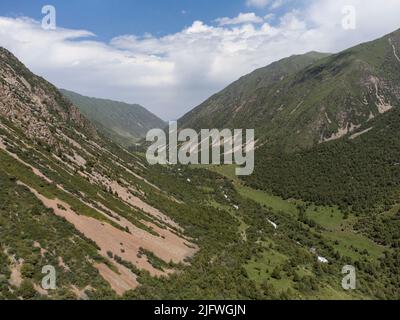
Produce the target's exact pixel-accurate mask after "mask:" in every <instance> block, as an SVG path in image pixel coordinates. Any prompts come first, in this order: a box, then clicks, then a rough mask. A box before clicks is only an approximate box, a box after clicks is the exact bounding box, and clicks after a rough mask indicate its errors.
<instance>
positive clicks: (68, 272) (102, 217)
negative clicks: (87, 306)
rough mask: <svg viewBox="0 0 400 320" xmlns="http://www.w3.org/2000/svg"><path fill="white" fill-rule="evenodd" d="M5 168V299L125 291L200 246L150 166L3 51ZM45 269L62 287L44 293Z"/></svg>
mask: <svg viewBox="0 0 400 320" xmlns="http://www.w3.org/2000/svg"><path fill="white" fill-rule="evenodd" d="M0 164H1V165H0V181H1V190H2V201H1V208H0V211H1V214H0V252H1V253H0V255H1V259H2V261H3V262H4V263H2V266H1V268H2V269H3V272H2V273H4V274H6V275H8V276H9V281H6V282H4V281H3V280H4V278H1V279H0V280H2V282H1V284H2V286H1V290H0V292H1V293H0V296H1V295H11V296H12V295H13V294H15V295H16V296H19V294H18V292H19V291H18V290H19V289H21V288H22V289H21V290H22V291H21V293H20V294H21V295H22V296H24V295H28V296H29V295H32V296H34V295H35V294H42V295H44V296H52V295H53V296H54V295H56V296H57V295H67V296H75V297H80V298H82V297H86V296H87V294H88V293H87V292H89V293H90V292H91V293H92V294H96V295H101V294H102V292H103V294H106V295H107V294H109V295H112V294H113V292H115V293H117V294H119V295H122V294H123V293H124V292H126V291H128V290H132V289H135V288H136V287H137V286H138V284H139V283H138V278H139V277H140V274H141V273H143V272H146V274H149V275H151V276H168V275H169V274H172V273H174V272H176V268H177V265H178V264H182V263H186V262H185V261H186V259H188V258H190V257H192V256H193V255H194V253H195V252H196V251H197V250H198V249H197V245H195V244H194V243H192V241H193V240H192V239H190V238H189V237H187V236H186V235H185V234H184V233H185V232H184V229H183V228H182V227H181V226H180V225H178V223H176V222H175V221H173V220H172V219H171V218H169V216H168V214H169V213H170V212H167V211H168V203H176V200H174V199H173V198H172V197H170V196H169V195H166V194H165V193H164V192H162V191H161V190H160V189H159V188H158V187H156V186H155V185H153V184H152V183H150V182H148V181H147V180H146V179H145V178H144V175H145V172H146V171H147V170H148V169H147V167H146V163H145V162H144V161H142V159H139V158H137V157H134V156H132V155H130V154H128V153H127V152H126V151H124V150H123V149H121V148H119V147H117V146H116V145H113V144H111V143H109V142H108V141H106V140H104V139H103V138H102V137H101V135H99V134H98V133H97V131H96V129H95V128H94V127H93V126H92V125H91V124H90V123H89V122H88V121H87V120H86V118H84V117H83V116H82V115H81V114H80V112H79V111H78V109H77V108H76V107H75V106H74V105H72V104H71V103H70V102H69V101H67V100H66V99H65V98H64V97H63V96H62V94H61V93H60V92H59V91H58V90H57V89H56V88H55V87H54V86H52V85H51V84H50V83H48V82H46V81H45V80H44V79H42V78H39V77H37V76H35V75H33V74H32V73H31V72H30V71H29V70H28V69H26V68H25V67H24V66H23V65H22V64H21V63H20V62H19V61H18V60H17V59H16V58H15V57H14V56H13V55H12V54H11V53H9V52H8V51H6V50H4V49H0ZM156 198H157V199H158V198H159V199H161V200H159V201H158V204H156V205H152V203H153V202H154V199H156ZM160 203H164V205H165V207H164V208H161V206H160V205H159V204H160ZM170 206H171V204H170ZM171 210H172V209H171ZM44 265H53V266H55V267H57V268H58V269H59V273H60V275H59V286H60V287H59V288H60V289H59V290H57V291H55V292H50V291H46V290H43V289H42V288H41V287H40V281H38V279H40V278H39V277H40V272H41V267H40V268H39V266H44ZM2 277H3V276H2ZM111 289H112V290H111ZM84 291H86V292H84Z"/></svg>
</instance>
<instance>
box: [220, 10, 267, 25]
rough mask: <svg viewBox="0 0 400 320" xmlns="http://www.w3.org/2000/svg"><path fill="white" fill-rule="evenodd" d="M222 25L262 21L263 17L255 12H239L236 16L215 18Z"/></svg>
mask: <svg viewBox="0 0 400 320" xmlns="http://www.w3.org/2000/svg"><path fill="white" fill-rule="evenodd" d="M215 22H217V23H218V24H219V25H220V26H228V25H235V24H236V25H237V24H243V23H262V22H264V20H263V18H260V17H258V16H257V15H256V14H255V13H254V12H249V13H239V15H238V16H237V17H235V18H228V17H224V18H218V19H216V20H215Z"/></svg>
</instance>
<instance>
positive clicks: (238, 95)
mask: <svg viewBox="0 0 400 320" xmlns="http://www.w3.org/2000/svg"><path fill="white" fill-rule="evenodd" d="M399 45H400V31H396V32H393V33H392V34H389V35H387V36H385V37H382V38H380V39H378V40H375V41H372V42H369V43H365V44H361V45H358V46H356V47H354V48H351V49H348V50H345V51H343V52H341V53H338V54H334V55H326V54H320V53H315V52H312V53H308V54H305V55H301V56H292V57H290V58H286V59H283V60H281V61H278V62H275V63H273V64H271V65H270V66H268V67H265V68H262V69H259V70H256V71H254V72H253V73H251V74H249V75H247V76H245V77H243V78H241V79H240V80H238V81H236V82H235V83H233V84H231V85H230V86H229V87H227V88H226V89H224V90H223V91H221V92H220V93H218V94H216V95H214V96H212V97H211V98H210V99H208V100H207V101H205V102H204V103H202V104H201V105H200V106H198V107H197V108H195V109H194V110H192V111H191V112H189V113H188V114H186V115H185V116H184V117H182V118H181V119H180V121H179V123H180V124H179V125H180V127H181V128H184V127H191V128H195V129H200V128H209V127H215V128H254V129H256V135H257V138H258V146H260V145H264V144H266V145H268V146H271V147H272V146H279V149H280V150H282V149H284V150H286V151H293V150H299V149H304V148H309V147H311V146H313V145H316V144H319V143H322V142H326V141H331V140H335V139H337V138H340V137H342V136H343V135H345V134H347V133H349V132H352V131H354V130H355V129H357V128H358V127H360V126H361V125H362V124H363V123H365V122H367V121H369V120H371V119H373V118H375V117H377V116H378V115H380V114H383V113H385V112H387V111H389V110H390V109H392V107H394V106H396V105H397V104H398V102H399V100H400V87H399V84H400V73H399V68H400V58H399V56H400V49H399Z"/></svg>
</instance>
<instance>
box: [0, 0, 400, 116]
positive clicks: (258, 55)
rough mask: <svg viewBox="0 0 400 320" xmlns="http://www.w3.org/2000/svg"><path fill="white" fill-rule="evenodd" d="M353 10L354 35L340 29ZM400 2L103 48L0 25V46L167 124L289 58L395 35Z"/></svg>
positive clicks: (361, 0) (49, 74) (329, 4)
mask: <svg viewBox="0 0 400 320" xmlns="http://www.w3.org/2000/svg"><path fill="white" fill-rule="evenodd" d="M349 4H350V5H354V6H355V7H356V12H357V29H356V30H353V31H346V30H344V29H343V28H342V27H341V21H342V18H343V17H342V7H343V6H344V5H349ZM398 12H400V1H398V0H386V1H385V2H381V1H378V0H376V1H375V0H370V1H369V4H368V6H367V5H365V0H325V1H318V0H313V1H309V4H308V6H307V7H306V8H303V9H301V10H299V11H291V12H288V13H287V14H286V15H284V16H282V17H278V16H277V17H275V19H274V21H276V24H275V23H274V25H270V24H268V23H267V22H264V23H260V24H243V25H241V24H239V25H225V26H213V25H207V24H205V23H204V22H201V21H195V22H193V24H192V25H191V26H189V27H187V28H185V29H183V30H181V31H180V32H177V33H174V34H170V35H167V36H163V37H156V36H152V35H150V34H147V35H146V36H145V37H137V36H135V35H122V36H119V37H116V38H115V39H113V40H112V41H111V42H110V43H103V42H100V41H96V38H95V36H94V35H93V34H92V33H91V32H88V31H85V30H71V29H62V28H58V29H57V30H55V31H45V30H43V29H42V28H41V26H40V24H39V23H38V22H35V21H33V20H30V19H24V18H4V17H0V46H3V47H6V48H7V49H9V50H11V51H12V52H13V53H14V54H16V56H17V57H18V58H20V59H21V60H22V61H23V62H24V63H25V64H26V65H27V66H28V67H29V68H31V69H32V70H33V71H34V72H35V73H37V74H40V75H42V76H43V77H45V78H46V79H48V80H49V81H51V82H53V83H54V84H56V85H57V86H59V87H63V88H66V89H70V90H74V91H77V92H79V93H82V94H87V95H91V96H98V97H105V98H111V99H117V100H123V101H127V102H132V103H133V102H137V103H141V104H143V105H144V106H146V107H147V108H149V109H150V110H151V111H153V112H155V113H156V114H158V115H160V116H162V117H163V118H165V119H174V118H177V117H178V116H180V115H182V114H183V113H184V112H186V111H188V110H190V109H191V108H193V107H194V106H196V105H197V104H199V103H201V102H202V101H203V100H204V99H206V98H207V97H209V96H210V95H212V94H213V93H215V92H217V91H218V90H220V89H222V88H223V87H225V86H226V85H227V84H229V83H230V82H232V81H234V80H236V79H237V78H239V77H240V76H242V75H244V74H246V73H248V72H250V71H252V70H254V69H255V68H258V67H262V66H265V65H267V64H269V63H271V62H273V61H275V60H277V59H280V58H283V57H286V56H289V55H291V54H299V53H305V52H307V51H311V50H317V51H325V52H327V51H328V52H329V51H330V52H336V51H339V50H342V49H345V48H347V47H350V46H352V45H355V44H357V43H360V42H364V41H368V40H372V39H375V38H377V37H379V36H382V35H384V34H386V33H389V32H391V31H393V30H395V29H397V28H399V27H400V25H399V24H400V23H399V20H398Z"/></svg>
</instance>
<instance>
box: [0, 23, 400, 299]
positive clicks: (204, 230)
mask: <svg viewBox="0 0 400 320" xmlns="http://www.w3.org/2000/svg"><path fill="white" fill-rule="evenodd" d="M399 52H400V31H396V32H393V33H391V34H389V35H387V36H385V37H382V38H380V39H378V40H376V41H372V42H369V43H366V44H361V45H359V46H356V47H354V48H350V49H348V50H345V51H343V52H340V53H338V54H325V53H317V52H310V53H307V54H305V55H298V56H292V57H289V58H286V59H283V60H281V61H278V62H276V63H273V64H271V65H269V66H267V67H265V68H262V69H259V70H256V71H255V72H253V73H251V74H250V75H247V76H245V77H243V78H241V79H239V80H238V81H237V82H235V83H233V84H232V85H230V86H229V87H227V88H226V89H224V90H223V91H222V92H220V93H218V94H216V95H214V96H213V97H211V98H210V99H208V100H207V101H205V102H204V103H203V104H201V105H200V106H199V107H197V108H195V109H194V110H193V111H191V112H189V113H188V114H186V115H185V116H184V117H182V118H181V119H180V121H179V125H180V127H181V128H184V127H190V128H194V129H197V130H199V129H202V128H220V129H221V128H254V129H255V130H256V136H257V144H256V168H255V172H254V174H252V175H251V176H249V177H245V178H240V179H239V178H238V177H236V176H235V175H234V170H235V166H234V165H227V166H207V167H203V166H180V165H176V166H172V165H168V166H150V165H149V164H148V163H147V161H146V159H145V157H144V156H143V154H142V153H139V152H129V151H128V150H127V149H125V148H123V147H122V146H121V144H123V145H125V146H128V145H130V143H131V141H132V143H135V142H134V141H137V140H136V139H137V138H140V137H142V136H143V134H144V133H145V131H144V128H151V127H152V126H154V125H163V122H162V121H161V120H159V119H158V118H156V117H154V116H152V115H150V114H149V113H148V112H147V111H144V109H142V108H141V107H137V108H136V107H133V106H130V105H126V104H122V103H117V102H112V101H107V100H100V99H94V98H87V97H83V96H79V95H77V94H74V93H71V92H66V91H60V90H58V89H57V88H56V87H55V86H53V85H52V84H51V83H49V82H47V81H46V80H45V79H43V78H41V77H38V76H36V75H34V74H33V73H32V72H30V71H29V70H28V69H27V68H26V67H25V66H24V65H23V64H22V63H21V62H20V61H18V59H17V58H16V57H15V56H14V55H13V54H12V53H11V52H9V51H7V50H6V49H3V48H0V299H117V298H118V299H235V300H236V299H398V298H399V297H400V290H399V288H400V282H399V276H398V275H399V274H400V269H399V263H398V262H399V261H400V260H399V259H400V254H399V250H398V247H399V246H400V243H399V239H400V235H399V230H400V215H399V212H400V203H399V201H398V199H399V196H400V185H399V181H400V180H399V177H400V165H399V156H400V143H399V141H400V139H399V138H400V137H399V132H400V131H399V129H400V109H399V99H400V73H399V71H400V58H399V55H400V54H399ZM80 110H82V113H81V111H80ZM85 110H86V111H85ZM95 110H96V111H95ZM85 112H87V113H85ZM85 115H87V117H86V116H85ZM128 115H129V116H128ZM139 115H140V116H139ZM124 118H126V119H124ZM125 120H126V121H125ZM139 123H140V124H141V125H142V126H143V127H142V126H140V125H138V127H140V128H141V129H138V127H136V126H135V125H134V126H133V127H132V128H131V127H130V126H132V124H139ZM142 129H143V131H142ZM110 138H111V139H110ZM126 138H127V140H126ZM131 139H132V140H131ZM346 265H352V266H354V267H355V268H356V270H357V290H353V291H351V290H350V291H346V290H343V288H342V277H343V275H342V269H343V266H346ZM46 266H50V267H53V268H55V270H56V275H57V286H56V288H55V289H54V290H51V289H46V288H43V286H41V280H42V278H43V274H42V270H43V267H46Z"/></svg>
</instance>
